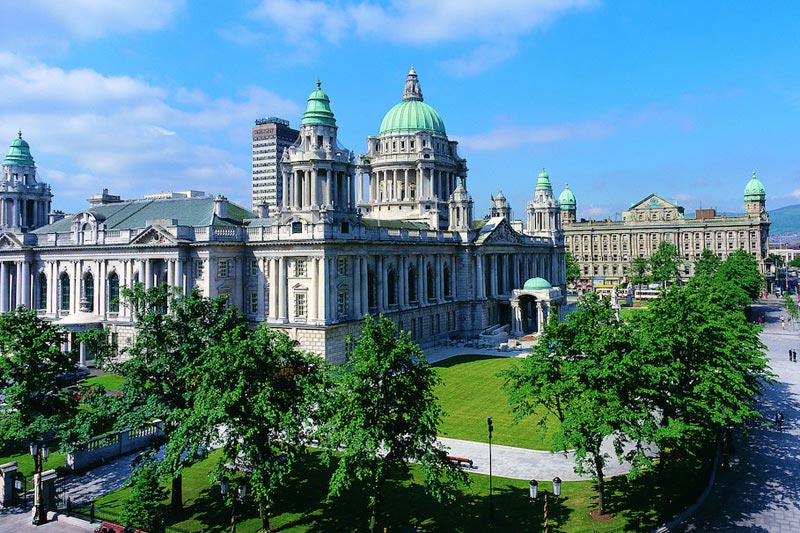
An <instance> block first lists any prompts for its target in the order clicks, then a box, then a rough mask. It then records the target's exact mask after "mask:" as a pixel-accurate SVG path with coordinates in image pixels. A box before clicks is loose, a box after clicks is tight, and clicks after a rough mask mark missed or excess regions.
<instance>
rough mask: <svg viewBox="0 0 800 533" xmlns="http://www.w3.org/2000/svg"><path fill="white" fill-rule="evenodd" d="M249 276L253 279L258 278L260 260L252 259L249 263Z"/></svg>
mask: <svg viewBox="0 0 800 533" xmlns="http://www.w3.org/2000/svg"><path fill="white" fill-rule="evenodd" d="M247 274H248V275H249V276H250V277H253V278H254V277H256V276H258V259H251V260H250V262H249V263H247Z"/></svg>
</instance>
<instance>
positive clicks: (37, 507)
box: [30, 442, 50, 526]
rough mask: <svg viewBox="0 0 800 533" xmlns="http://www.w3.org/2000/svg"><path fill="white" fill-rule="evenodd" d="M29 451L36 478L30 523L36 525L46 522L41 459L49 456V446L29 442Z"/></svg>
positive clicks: (44, 443) (45, 459)
mask: <svg viewBox="0 0 800 533" xmlns="http://www.w3.org/2000/svg"><path fill="white" fill-rule="evenodd" d="M30 452H31V457H33V471H34V477H35V480H36V486H35V487H34V496H33V499H34V510H33V520H32V521H31V523H32V524H33V525H34V526H38V525H40V524H44V523H45V522H47V510H46V509H45V507H44V494H43V493H42V460H44V461H47V458H48V457H50V448H49V447H48V446H47V443H46V442H43V443H42V444H39V443H38V442H31V443H30Z"/></svg>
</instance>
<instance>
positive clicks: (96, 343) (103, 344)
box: [75, 328, 116, 367]
mask: <svg viewBox="0 0 800 533" xmlns="http://www.w3.org/2000/svg"><path fill="white" fill-rule="evenodd" d="M75 339H76V340H77V341H78V343H79V344H80V343H82V344H83V345H84V346H86V351H87V352H88V353H90V354H92V355H94V357H95V360H94V364H95V366H97V367H102V366H103V363H104V362H105V361H106V360H107V359H108V358H109V357H111V356H112V355H113V353H114V351H115V350H116V346H112V345H111V342H109V340H108V331H106V330H105V329H104V328H101V329H94V328H91V329H85V330H83V331H80V332H78V333H77V334H76V335H75Z"/></svg>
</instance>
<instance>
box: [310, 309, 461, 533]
mask: <svg viewBox="0 0 800 533" xmlns="http://www.w3.org/2000/svg"><path fill="white" fill-rule="evenodd" d="M348 343H350V344H352V345H353V350H352V352H351V353H350V357H349V359H348V361H347V363H345V364H344V365H343V367H342V368H341V369H340V373H339V374H338V375H337V376H336V377H335V391H334V394H335V397H334V398H333V400H332V403H331V405H330V408H331V410H330V412H329V419H328V420H327V421H326V422H325V423H324V426H323V427H322V428H321V433H322V435H323V436H324V439H325V442H326V443H327V444H328V445H329V446H330V447H331V448H330V449H329V453H328V460H329V461H330V460H331V452H333V451H334V450H337V449H338V447H339V446H341V447H342V450H341V457H340V459H339V463H338V466H337V468H336V470H335V471H334V473H333V477H332V479H331V482H330V489H329V490H330V494H331V495H333V496H338V495H340V494H341V493H342V492H343V491H345V490H346V489H348V488H349V487H350V486H351V485H352V484H353V482H354V480H358V481H361V482H364V483H366V485H367V487H368V490H369V495H370V496H369V508H370V526H369V527H370V531H372V532H374V531H376V527H377V522H378V518H379V516H380V509H381V503H382V501H383V492H382V491H383V486H384V484H385V482H386V480H387V477H388V476H389V475H390V474H391V473H392V472H393V471H397V470H400V471H405V470H407V468H408V466H407V462H408V461H415V462H417V463H419V465H420V466H421V467H422V471H423V474H424V478H425V487H426V489H427V491H428V492H429V494H431V495H432V496H433V497H434V498H436V499H437V500H439V501H446V500H451V499H452V498H453V497H454V490H455V487H456V486H457V485H458V484H460V483H466V481H467V478H466V475H465V474H464V473H463V472H462V471H461V470H459V469H457V468H456V467H454V466H453V465H452V464H451V463H450V462H449V461H448V460H447V453H446V451H445V449H444V448H443V447H442V446H441V445H440V444H438V443H437V441H436V435H437V427H438V425H439V422H440V420H441V418H442V416H443V413H442V410H441V407H440V406H439V404H438V403H437V401H436V397H435V396H434V394H433V388H434V386H435V385H436V384H437V383H438V381H439V378H438V376H437V375H436V373H435V372H434V371H433V370H432V369H431V368H430V366H429V365H428V362H427V361H426V359H425V354H424V353H423V352H422V350H421V349H420V348H419V346H417V345H416V344H414V342H412V341H411V339H410V337H409V335H408V333H405V332H398V331H397V328H396V327H395V325H394V323H393V322H392V321H390V320H389V319H387V318H385V317H383V316H381V317H380V318H378V319H377V320H375V319H373V318H372V317H370V316H367V317H365V320H364V325H363V327H362V328H361V335H360V336H359V337H358V339H356V340H354V339H352V338H349V339H348Z"/></svg>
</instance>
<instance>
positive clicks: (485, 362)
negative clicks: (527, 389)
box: [432, 355, 558, 450]
mask: <svg viewBox="0 0 800 533" xmlns="http://www.w3.org/2000/svg"><path fill="white" fill-rule="evenodd" d="M516 364H519V359H517V358H514V357H492V356H485V355H462V356H458V357H452V358H450V359H446V360H444V361H440V362H438V363H435V364H433V365H432V366H433V368H434V369H435V370H436V372H437V373H438V374H439V376H440V377H441V378H442V383H441V384H440V385H439V386H438V387H437V388H436V396H437V397H438V398H439V402H440V403H441V405H442V408H443V409H444V411H445V412H446V413H447V414H448V416H447V417H446V418H445V419H444V422H443V423H442V425H441V427H440V431H439V434H440V436H442V437H450V438H453V439H463V440H472V441H479V442H484V441H487V440H488V429H487V426H486V417H488V416H491V417H492V423H493V425H494V432H493V434H492V441H493V442H494V443H495V444H504V445H506V446H516V447H519V448H530V449H535V450H550V448H551V445H552V439H551V434H552V429H551V428H552V427H553V425H555V424H557V423H558V422H557V421H556V420H555V419H554V418H553V419H548V421H547V426H544V427H543V426H540V425H538V422H539V420H540V419H539V418H531V417H528V418H525V419H524V420H522V421H520V423H519V424H514V423H513V419H514V415H513V414H512V413H511V408H510V406H509V404H508V395H507V394H506V393H505V392H504V391H503V388H502V387H503V382H504V378H502V377H501V376H499V374H500V373H501V372H503V371H504V370H508V369H509V368H511V367H512V365H516Z"/></svg>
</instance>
